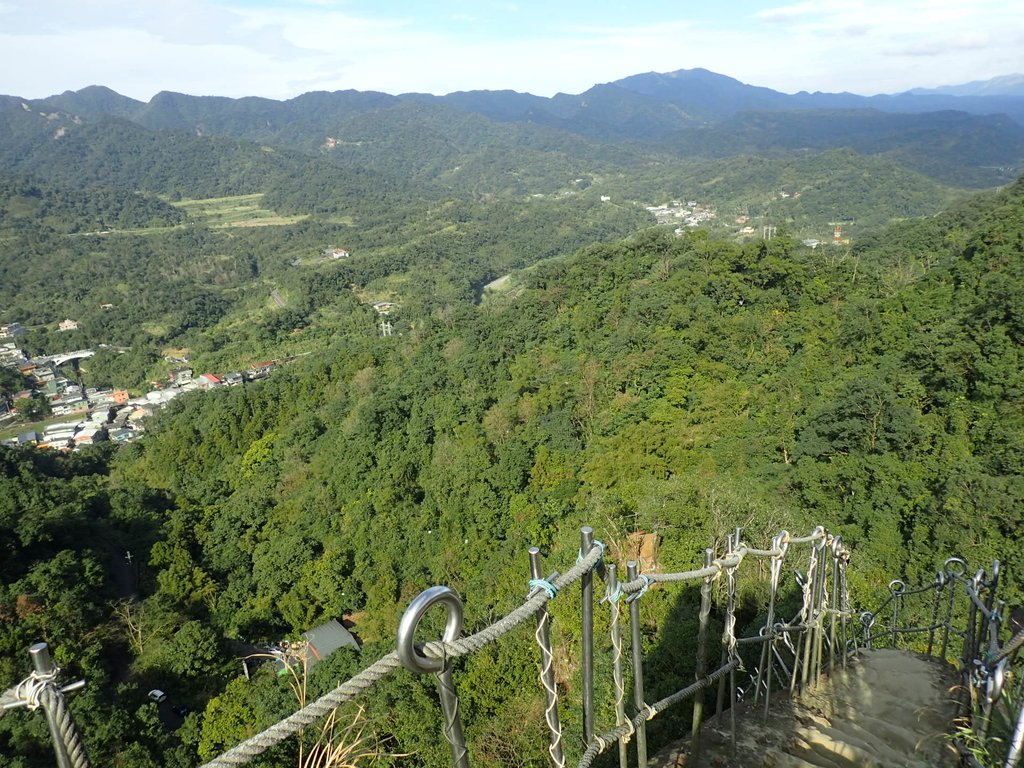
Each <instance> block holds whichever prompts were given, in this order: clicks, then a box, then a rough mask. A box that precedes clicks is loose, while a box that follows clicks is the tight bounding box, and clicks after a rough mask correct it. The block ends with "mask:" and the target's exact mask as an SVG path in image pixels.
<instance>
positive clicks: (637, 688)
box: [626, 560, 647, 768]
mask: <svg viewBox="0 0 1024 768" xmlns="http://www.w3.org/2000/svg"><path fill="white" fill-rule="evenodd" d="M626 576H627V578H628V579H629V580H630V581H635V580H636V579H637V578H638V577H639V576H640V566H639V564H638V563H637V562H636V561H635V560H630V561H629V562H627V563H626ZM629 629H630V633H631V635H632V640H633V703H634V704H635V705H636V711H637V713H639V712H640V711H641V710H642V709H643V708H644V707H645V706H646V702H645V701H644V651H643V639H642V638H641V636H640V601H639V600H636V599H633V600H630V602H629ZM636 762H637V766H639V768H647V724H646V723H640V725H639V726H637V729H636Z"/></svg>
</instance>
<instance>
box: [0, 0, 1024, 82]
mask: <svg viewBox="0 0 1024 768" xmlns="http://www.w3.org/2000/svg"><path fill="white" fill-rule="evenodd" d="M696 67H703V68H705V69H709V70H711V71H713V72H718V73H720V74H723V75H729V76H730V77H734V78H736V79H738V80H741V81H742V82H744V83H748V84H750V85H759V86H766V87H769V88H774V89H775V90H779V91H783V92H786V93H795V92H797V91H801V90H807V91H833V92H835V91H851V92H853V93H860V94H864V95H871V94H875V93H895V92H899V91H903V90H908V89H910V88H913V87H936V86H940V85H953V84H960V83H965V82H969V81H973V80H987V79H989V78H992V77H996V76H999V75H1008V74H1015V73H1024V2H1021V0H805V1H804V2H795V3H792V4H786V3H785V2H782V3H775V2H755V1H754V0H696V2H680V1H679V0H673V1H672V2H666V1H665V0H632V1H631V0H614V1H607V0H545V1H544V2H539V1H537V0H431V1H430V2H427V1H426V0H288V1H287V2H285V0H160V1H159V2H157V1H156V0H0V94H7V95H16V96H22V97H25V98H42V97H45V96H49V95H52V94H56V93H61V92H63V91H65V90H78V89H80V88H83V87H85V86H87V85H105V86H107V87H109V88H112V89H114V90H115V91H117V92H118V93H121V94H123V95H125V96H131V97H133V98H136V99H140V100H143V101H148V100H149V99H150V98H151V97H152V96H153V95H154V94H156V93H158V92H160V91H177V92H180V93H188V94H193V95H211V96H230V97H241V96H264V97H268V98H273V99H287V98H291V97H293V96H297V95H299V94H301V93H305V92H308V91H322V90H326V91H335V90H345V89H355V90H360V91H370V90H374V91H383V92H385V93H392V94H399V93H408V92H413V91H416V92H426V93H435V94H445V93H450V92H452V91H459V90H471V89H488V90H501V89H511V90H516V91H522V92H529V93H533V94H535V95H538V96H551V95H554V94H555V93H557V92H563V93H581V92H583V91H585V90H587V89H588V88H590V87H591V86H592V85H595V84H598V83H606V82H610V81H613V80H617V79H619V78H623V77H627V76H629V75H633V74H638V73H641V72H652V71H653V72H672V71H675V70H678V69H692V68H696Z"/></svg>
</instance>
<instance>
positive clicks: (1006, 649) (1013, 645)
mask: <svg viewBox="0 0 1024 768" xmlns="http://www.w3.org/2000/svg"><path fill="white" fill-rule="evenodd" d="M1021 646H1024V629H1022V630H1021V631H1020V632H1018V633H1017V634H1016V635H1014V636H1013V637H1012V638H1011V639H1010V641H1009V642H1008V643H1006V645H1004V646H1003V647H1002V648H1000V649H999V653H997V654H996V655H995V656H993V657H992V658H991V659H989V661H988V665H989V666H990V667H994V666H995V665H996V664H998V663H999V662H1000V661H1002V660H1003V659H1005V658H1006V657H1007V656H1009V655H1010V654H1012V653H1013V652H1014V651H1017V650H1018V649H1019V648H1020V647H1021Z"/></svg>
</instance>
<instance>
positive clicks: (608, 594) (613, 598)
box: [602, 584, 622, 603]
mask: <svg viewBox="0 0 1024 768" xmlns="http://www.w3.org/2000/svg"><path fill="white" fill-rule="evenodd" d="M621 597H622V585H621V584H616V585H615V589H612V588H611V585H609V586H608V587H606V588H605V593H604V600H602V602H608V603H617V602H619V599H620V598H621Z"/></svg>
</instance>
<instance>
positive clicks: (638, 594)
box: [626, 573, 654, 603]
mask: <svg viewBox="0 0 1024 768" xmlns="http://www.w3.org/2000/svg"><path fill="white" fill-rule="evenodd" d="M637 578H638V579H640V581H642V582H643V583H644V585H643V586H642V587H640V590H639V591H638V592H634V593H633V594H632V595H630V596H629V597H627V598H626V602H627V603H632V602H633V601H634V600H639V599H640V598H641V597H643V596H644V595H646V594H647V590H648V589H650V588H651V584H653V583H654V582H652V581H651V577H650V576H647V575H645V574H643V573H641V574H640V575H639V576H637Z"/></svg>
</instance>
